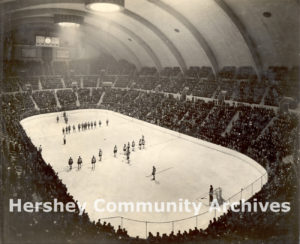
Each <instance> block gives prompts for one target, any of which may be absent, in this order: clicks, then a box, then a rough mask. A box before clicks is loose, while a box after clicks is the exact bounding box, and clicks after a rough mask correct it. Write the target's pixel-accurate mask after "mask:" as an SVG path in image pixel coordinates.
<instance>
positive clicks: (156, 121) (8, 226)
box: [0, 0, 300, 244]
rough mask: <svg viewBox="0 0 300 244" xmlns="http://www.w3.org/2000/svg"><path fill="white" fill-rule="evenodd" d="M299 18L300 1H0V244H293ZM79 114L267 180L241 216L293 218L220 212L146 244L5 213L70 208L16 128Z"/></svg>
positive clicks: (72, 217)
mask: <svg viewBox="0 0 300 244" xmlns="http://www.w3.org/2000/svg"><path fill="white" fill-rule="evenodd" d="M299 10H300V2H299V0H0V89H1V113H0V114H1V124H0V133H1V163H0V168H1V176H2V177H1V201H0V204H1V227H0V228H1V238H0V240H1V241H2V242H1V243H5V244H6V243H7V244H10V243H11V244H17V243H24V244H25V243H28V244H29V243H32V244H48V243H52V244H65V243H74V244H77V243H83V244H84V243H87V244H92V243H103V244H106V243H116V244H119V243H120V244H122V243H132V244H148V243H149V244H150V243H151V244H152V243H155V244H160V243H187V244H190V243H299V192H298V191H299V188H298V184H299V180H298V179H299V175H298V171H299V113H300V105H299V102H300V94H299V91H300V89H299V88H300V87H299V84H300V83H299V78H300V76H299V70H300V68H299V55H300V52H299V51H300V48H299V44H300V40H299V39H300V33H299V32H300V29H299ZM84 109H94V110H100V111H109V112H111V111H112V112H114V113H118V114H120V115H122V116H128V117H131V118H132V119H136V120H139V121H144V122H146V123H147V124H152V125H156V126H159V127H161V128H163V129H168V130H171V131H173V132H174V133H177V134H181V135H183V136H189V138H190V137H192V138H194V139H195V140H201V141H204V142H209V143H213V144H215V145H218V146H222V147H226V148H228V149H231V150H234V151H236V152H239V153H242V154H244V155H245V156H247V157H248V158H250V159H253V160H254V161H256V162H257V163H258V164H259V165H260V166H262V167H263V168H264V169H265V171H266V172H267V180H265V181H263V180H262V179H261V182H260V181H259V182H260V183H259V184H261V185H260V186H261V187H260V189H259V191H257V192H255V191H254V192H253V184H255V183H254V182H253V183H252V184H250V185H249V188H248V190H249V191H251V190H252V196H251V197H250V198H249V199H248V202H250V203H251V204H252V203H254V202H257V201H260V202H262V203H266V202H279V203H282V202H289V203H290V207H291V208H290V211H288V212H283V211H278V212H276V213H274V212H272V211H270V210H269V209H268V210H267V211H261V210H260V211H257V212H234V211H231V210H228V212H227V213H225V214H222V215H219V216H215V217H214V218H213V219H211V220H210V222H209V224H208V225H207V226H205V228H200V227H199V226H198V224H197V222H196V223H195V226H194V227H193V228H190V229H189V230H184V231H181V230H178V229H174V228H173V230H172V229H171V231H170V232H168V233H164V232H163V231H161V232H159V231H158V232H155V233H152V232H151V231H149V229H147V221H146V222H145V223H146V230H145V232H146V235H145V236H142V235H141V236H132V235H129V233H128V231H127V229H126V225H123V224H122V222H121V223H120V225H119V226H118V227H115V226H113V225H112V224H111V223H110V221H109V220H106V219H101V218H100V219H98V220H94V219H91V217H90V216H89V214H88V213H87V212H84V213H83V214H82V215H80V214H79V210H78V209H76V211H75V212H74V213H70V212H57V213H51V214H49V213H45V212H42V211H39V212H34V213H23V212H22V213H19V212H10V211H9V199H22V200H23V201H29V202H37V201H43V202H47V201H52V200H53V199H58V200H59V201H61V202H64V203H67V202H74V203H75V202H76V201H77V200H78V199H76V198H75V197H74V196H73V195H72V193H71V192H70V191H69V189H68V186H67V185H66V184H65V182H64V180H62V179H61V178H60V176H59V174H58V172H57V171H55V170H54V168H53V167H52V166H51V164H50V163H51V162H47V161H46V160H45V159H44V157H42V149H39V148H38V146H37V145H35V144H34V143H33V141H32V138H31V137H29V135H28V134H27V133H26V132H25V130H24V128H23V126H22V125H21V123H20V122H21V121H22V120H24V119H28V118H30V117H32V116H36V115H45V114H49V113H58V114H59V115H62V114H63V112H66V113H67V114H68V113H72V112H74V111H75V112H76V111H77V110H84ZM126 118H127V117H126ZM55 119H56V116H54V117H53V123H56V121H55ZM60 119H62V117H60ZM105 119H106V118H105ZM105 119H103V121H102V123H103V126H105V125H104V124H105ZM87 120H89V121H90V120H93V118H88V119H87ZM111 122H112V123H113V121H111ZM97 123H98V121H97ZM47 126H48V125H47V124H44V126H42V127H44V128H45V131H46V130H47ZM97 126H98V125H97ZM76 127H77V124H76ZM95 127H96V126H95ZM76 129H77V128H76ZM45 133H46V132H45ZM60 133H61V130H60ZM60 138H61V139H62V136H61V137H60ZM148 138H149V137H147V136H146V139H148ZM79 140H80V139H79ZM146 143H148V141H146ZM146 147H147V144H146ZM43 150H45V148H43ZM82 150H84V148H82ZM111 153H112V151H111ZM183 163H185V162H183ZM63 164H65V165H66V166H67V162H63ZM210 164H211V165H213V164H214V162H211V163H210ZM96 167H98V164H97V165H96ZM149 173H151V172H149ZM215 173H216V174H219V177H220V178H221V177H222V175H221V174H222V172H221V171H220V170H218V167H215ZM239 173H242V172H239ZM239 173H237V174H239ZM216 177H218V176H216ZM144 178H145V177H144ZM199 178H201V175H199ZM264 179H266V178H264ZM232 180H233V181H234V180H235V179H234V177H233V179H232ZM211 181H212V182H211V184H213V182H214V179H211ZM181 184H182V185H183V186H184V184H185V181H184V180H183V181H182V182H181ZM224 184H225V183H224ZM251 187H252V189H251ZM243 190H245V189H241V192H238V193H237V194H241V195H242V194H243ZM207 191H208V189H207ZM238 196H239V195H238ZM170 226H171V227H172V225H170Z"/></svg>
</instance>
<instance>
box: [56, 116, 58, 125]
mask: <svg viewBox="0 0 300 244" xmlns="http://www.w3.org/2000/svg"><path fill="white" fill-rule="evenodd" d="M58 122H59V117H58V115H57V117H56V123H58Z"/></svg>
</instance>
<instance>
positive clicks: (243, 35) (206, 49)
mask: <svg viewBox="0 0 300 244" xmlns="http://www.w3.org/2000/svg"><path fill="white" fill-rule="evenodd" d="M0 4H2V6H3V8H4V12H5V14H6V18H5V19H6V20H9V19H10V20H11V24H12V25H18V24H20V23H23V22H24V21H26V22H30V21H32V22H34V21H35V22H36V21H40V22H47V23H48V24H51V22H52V20H53V16H54V14H75V15H80V16H84V26H83V27H81V28H83V30H81V31H82V32H84V33H86V36H87V37H88V38H91V39H92V40H89V41H90V42H91V43H93V45H94V46H96V47H99V48H100V49H102V50H103V51H105V52H107V51H109V52H111V54H112V55H113V56H114V57H115V58H123V59H127V60H129V61H131V62H133V63H134V64H135V65H136V66H137V67H141V66H155V67H157V68H158V69H162V68H163V67H166V66H179V67H180V68H181V69H182V70H183V71H184V70H186V69H187V68H188V67H189V66H211V67H212V68H213V70H214V72H218V71H219V70H220V69H221V68H222V67H223V66H237V67H239V66H253V67H254V68H255V70H256V71H257V73H258V74H260V73H261V72H262V70H263V69H266V68H267V67H268V66H271V65H277V66H280V65H285V66H293V65H298V63H299V43H300V42H299V36H300V35H299V20H298V16H299V2H298V1H297V0H284V1H283V0H201V1H200V0H188V1H187V0H125V9H124V10H123V11H120V12H117V13H109V14H108V13H101V14H99V13H94V12H91V11H88V10H87V9H86V8H85V6H84V0H18V1H15V0H2V1H1V0H0ZM0 7H1V5H0ZM264 12H269V13H270V14H271V16H270V17H265V16H264V15H263V13H264ZM97 43H98V44H97Z"/></svg>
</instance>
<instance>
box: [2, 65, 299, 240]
mask: <svg viewBox="0 0 300 244" xmlns="http://www.w3.org/2000/svg"><path fill="white" fill-rule="evenodd" d="M150 71H151V69H150V70H147V71H143V72H145V73H146V74H147V73H148V72H149V73H151V72H150ZM152 71H153V70H152ZM153 72H154V71H153ZM190 72H191V76H192V77H194V78H195V79H198V78H199V77H200V76H201V75H202V76H203V75H207V74H208V76H210V74H211V72H210V71H209V70H208V69H204V70H201V69H200V70H198V69H193V70H192V71H190ZM229 73H230V72H229ZM245 73H247V72H245ZM248 73H249V72H248ZM154 74H155V73H154ZM242 74H243V75H241V76H240V77H241V78H243V79H244V78H245V77H246V76H245V75H244V73H242ZM229 76H230V75H229ZM143 79H144V81H145V82H140V81H138V82H137V83H136V84H135V88H141V87H143V89H146V90H155V88H156V87H157V86H158V85H160V81H159V79H157V78H155V76H152V75H144V76H143ZM153 80H154V81H155V82H152V81H153ZM242 84H244V83H242ZM43 86H44V85H43ZM165 87H168V86H167V85H166V86H165ZM171 87H172V86H171ZM227 87H228V88H230V87H229V85H228V86H227V85H226V87H224V89H225V88H227ZM222 88H223V87H222ZM167 89H168V88H167ZM243 89H245V88H244V85H243ZM103 92H104V90H103V89H102V88H100V89H95V88H93V89H91V90H90V89H87V88H83V89H78V90H77V91H76V90H71V89H67V90H58V91H57V97H58V99H59V103H60V104H61V106H62V109H63V110H68V109H75V108H77V96H78V101H79V104H80V106H81V107H84V108H87V107H93V106H94V105H95V104H97V103H98V102H99V100H100V97H101V95H102V93H103ZM253 93H256V92H253ZM32 98H33V99H34V101H35V102H36V103H37V105H38V106H39V107H40V108H41V112H53V111H57V110H58V108H57V106H56V100H55V96H54V93H53V92H52V91H38V92H33V93H32ZM32 98H31V95H30V93H28V92H22V93H21V92H20V93H16V94H2V95H1V100H2V103H1V109H2V116H1V130H2V134H3V135H5V136H4V137H3V139H2V141H1V155H2V158H3V159H4V161H3V164H1V170H3V172H4V177H3V179H4V186H5V187H4V189H5V191H4V195H3V196H4V197H5V198H6V199H9V198H13V199H17V198H22V199H24V200H25V199H26V200H28V201H37V200H41V201H49V200H51V199H53V198H57V199H59V200H61V201H63V202H70V201H75V200H74V199H73V197H72V196H71V195H70V194H69V193H68V189H67V188H66V186H65V185H64V184H63V183H62V182H61V181H60V179H59V178H58V177H57V175H56V174H55V172H54V171H53V169H52V168H51V167H50V166H49V165H48V164H47V163H46V162H44V161H43V159H42V157H41V155H40V154H39V152H38V150H37V149H36V148H35V147H34V145H33V144H32V143H31V141H30V139H29V138H28V137H27V136H26V133H25V132H24V130H23V129H22V127H21V126H20V124H19V120H20V119H21V118H22V117H24V116H25V117H26V116H30V115H33V114H35V113H37V111H36V110H35V109H34V103H33V101H32ZM246 100H247V99H246ZM101 106H102V108H106V109H110V110H114V111H117V112H120V113H123V114H126V115H128V116H131V117H135V118H137V119H140V120H144V121H147V122H150V123H153V124H157V125H159V126H162V127H166V128H168V129H171V130H175V131H178V132H181V133H184V134H188V135H190V136H193V137H196V138H201V139H204V140H208V141H211V142H213V143H216V144H220V145H222V146H226V147H229V148H232V149H234V150H237V151H240V152H242V153H244V154H247V155H248V156H250V157H252V158H253V159H255V160H256V161H257V162H259V163H260V164H261V165H263V166H264V167H265V168H266V169H267V171H268V176H269V181H268V183H267V184H266V185H265V186H264V187H263V189H262V190H261V191H260V192H258V193H256V194H255V196H253V197H252V199H250V200H249V201H250V202H252V201H253V199H254V198H256V199H259V200H261V201H263V202H266V201H271V200H274V201H275V200H276V201H280V200H282V201H283V200H284V201H290V202H291V204H292V211H291V212H290V213H286V214H285V213H278V214H274V213H270V212H265V213H262V212H258V213H233V212H230V211H229V213H228V214H227V215H223V216H221V217H219V218H218V219H214V220H213V221H212V222H211V223H210V225H209V226H208V228H207V229H205V230H202V229H200V230H199V229H196V228H195V229H193V230H189V231H187V232H183V233H181V232H179V233H176V234H175V233H168V235H162V236H161V235H160V234H159V233H157V234H156V235H154V234H152V233H149V235H148V239H147V240H140V239H139V238H130V237H128V235H127V232H126V230H124V229H122V228H119V229H118V230H114V228H113V227H112V226H111V225H110V224H106V223H101V222H100V221H98V222H96V223H95V222H91V221H90V220H89V218H88V215H87V214H86V213H85V214H84V215H83V216H79V215H78V213H74V214H71V213H57V214H53V215H49V214H47V215H45V214H42V213H35V214H24V215H20V214H14V213H9V211H4V212H5V213H7V214H8V215H9V216H7V218H5V219H8V223H7V228H6V229H5V231H6V232H5V233H7V235H6V236H9V237H10V238H12V241H22V242H23V243H32V242H33V240H34V241H35V242H36V241H37V240H39V243H45V241H46V240H49V239H51V240H53V241H56V242H58V243H124V241H126V242H131V243H165V242H166V241H168V242H170V243H178V242H179V243H180V242H183V241H185V243H192V242H193V241H197V242H201V241H203V242H205V241H216V242H217V241H218V240H221V239H222V240H235V241H245V240H249V239H251V240H253V239H257V240H261V239H263V240H266V241H267V240H268V241H269V242H270V243H272V242H273V241H274V242H276V241H282V239H283V241H284V240H288V239H290V238H296V236H297V230H299V229H298V226H296V225H295V224H294V222H293V220H295V216H293V214H294V215H295V213H297V211H296V210H297V201H296V200H295V199H297V186H296V184H297V181H296V175H295V170H294V168H293V167H294V166H295V165H294V164H293V163H299V162H298V161H297V162H296V160H295V162H293V163H288V164H287V163H285V164H284V163H283V159H284V158H285V157H286V156H289V155H292V154H294V153H295V151H297V150H299V149H298V148H295V145H297V143H296V141H297V133H296V132H297V131H298V130H299V127H298V124H299V118H298V117H297V116H296V115H294V114H292V113H284V114H281V113H276V112H275V111H274V110H273V109H267V108H262V107H259V108H258V107H252V106H246V105H242V104H235V103H234V104H232V105H229V104H219V103H217V102H216V101H209V102H205V101H204V100H201V99H197V100H192V101H185V100H179V99H176V98H175V97H174V96H173V95H166V94H163V93H157V92H149V91H148V92H144V91H138V90H128V91H127V90H119V89H112V88H106V89H105V95H104V98H103V101H102V104H101ZM235 116H236V120H235V121H232V119H233V118H234V117H235ZM230 121H232V126H231V128H227V127H228V125H229V123H230ZM225 132H226V133H225ZM297 159H298V160H299V158H297ZM296 167H297V166H296ZM4 207H6V208H7V206H4ZM279 235H280V237H278V236H279ZM280 238H282V239H280Z"/></svg>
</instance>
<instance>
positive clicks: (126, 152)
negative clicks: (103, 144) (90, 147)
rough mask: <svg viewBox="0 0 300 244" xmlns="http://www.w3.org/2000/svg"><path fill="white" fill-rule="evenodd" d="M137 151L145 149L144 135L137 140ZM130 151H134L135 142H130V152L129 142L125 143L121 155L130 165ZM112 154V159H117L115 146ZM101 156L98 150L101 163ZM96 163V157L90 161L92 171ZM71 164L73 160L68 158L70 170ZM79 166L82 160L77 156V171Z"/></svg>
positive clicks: (100, 150) (101, 153) (100, 151)
mask: <svg viewBox="0 0 300 244" xmlns="http://www.w3.org/2000/svg"><path fill="white" fill-rule="evenodd" d="M139 149H140V150H142V149H145V137H144V135H142V138H141V139H140V140H139ZM130 151H132V152H134V151H135V142H134V141H132V143H131V150H130V142H128V143H127V144H126V143H125V144H124V146H123V154H124V155H125V156H126V159H127V163H130ZM113 153H114V157H117V153H118V148H117V145H115V146H114V150H113ZM102 155H103V152H102V149H101V148H100V149H99V153H98V156H99V161H100V162H101V161H102ZM96 161H97V160H96V157H95V156H93V157H92V160H91V163H92V169H95V164H96ZM73 163H74V162H73V159H72V157H70V158H69V162H68V164H69V168H70V170H72V165H73ZM81 164H82V158H81V157H80V156H79V157H78V160H77V165H78V170H79V169H80V168H81Z"/></svg>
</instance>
